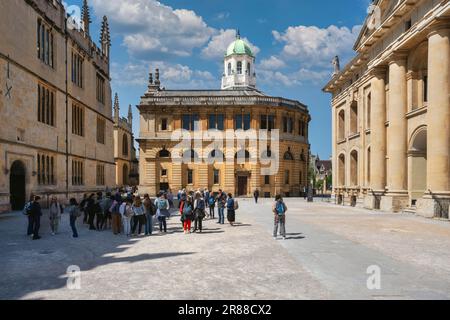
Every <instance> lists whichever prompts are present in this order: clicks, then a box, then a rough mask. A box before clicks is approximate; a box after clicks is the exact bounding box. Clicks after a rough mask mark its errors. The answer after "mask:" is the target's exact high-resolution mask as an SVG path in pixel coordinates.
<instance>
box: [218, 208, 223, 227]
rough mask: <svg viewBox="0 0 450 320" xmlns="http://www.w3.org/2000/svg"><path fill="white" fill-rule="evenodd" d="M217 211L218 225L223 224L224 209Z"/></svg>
mask: <svg viewBox="0 0 450 320" xmlns="http://www.w3.org/2000/svg"><path fill="white" fill-rule="evenodd" d="M217 210H218V211H219V223H220V224H224V223H225V214H224V211H225V208H221V207H218V208H217Z"/></svg>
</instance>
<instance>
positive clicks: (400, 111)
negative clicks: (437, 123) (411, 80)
mask: <svg viewBox="0 0 450 320" xmlns="http://www.w3.org/2000/svg"><path fill="white" fill-rule="evenodd" d="M406 57H407V54H406V53H404V52H401V53H394V54H393V55H392V56H391V57H390V62H389V146H388V155H389V181H388V193H387V195H386V196H385V197H384V198H383V200H382V203H381V209H382V210H387V211H394V212H398V211H400V210H402V209H403V208H405V207H407V206H408V199H409V197H408V191H407V174H408V172H407V141H408V138H407V122H406V113H407V83H406V68H407V67H406Z"/></svg>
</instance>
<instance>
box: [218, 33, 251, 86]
mask: <svg viewBox="0 0 450 320" xmlns="http://www.w3.org/2000/svg"><path fill="white" fill-rule="evenodd" d="M227 89H256V73H255V56H254V55H253V52H252V49H251V48H250V46H249V45H248V44H247V43H246V42H245V41H244V40H242V39H241V36H240V34H239V31H237V33H236V40H234V41H233V42H232V43H231V44H230V45H229V46H228V49H227V52H226V53H225V58H224V73H223V77H222V90H227Z"/></svg>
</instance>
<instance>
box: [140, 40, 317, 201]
mask: <svg viewBox="0 0 450 320" xmlns="http://www.w3.org/2000/svg"><path fill="white" fill-rule="evenodd" d="M138 109H139V111H140V138H139V139H138V142H139V158H140V162H139V165H140V169H139V173H140V185H139V190H140V192H148V193H149V194H152V195H153V194H155V193H156V192H158V191H160V190H167V189H171V190H172V191H174V192H176V191H178V190H179V189H181V188H186V189H188V190H195V189H198V188H208V189H210V190H212V191H213V192H217V191H218V190H219V189H223V190H224V191H226V192H230V193H232V194H233V195H237V196H249V195H251V194H252V193H253V192H254V190H256V189H258V190H259V192H260V194H261V196H266V197H269V196H273V195H275V194H277V193H281V194H283V195H284V196H296V195H299V194H300V191H301V190H303V187H304V186H305V185H306V184H307V168H308V154H309V143H308V124H309V121H310V120H311V119H310V115H309V112H308V108H307V107H306V106H305V105H303V104H302V103H300V102H298V101H294V100H289V99H285V98H278V97H271V96H268V95H266V94H264V93H262V92H261V91H259V90H257V89H256V73H255V56H254V54H253V53H252V50H251V48H250V47H249V46H248V44H247V43H245V42H244V41H243V40H242V39H240V37H239V35H237V37H236V40H235V41H234V42H233V43H231V44H230V45H229V47H228V50H227V52H226V54H225V58H224V75H223V78H222V88H221V90H165V89H164V88H161V83H160V80H159V70H157V71H156V74H155V81H154V79H153V75H152V74H150V79H149V87H148V91H147V92H146V93H145V95H144V96H143V97H142V98H141V102H140V105H139V106H138ZM182 130H183V132H184V133H188V135H191V136H193V137H194V138H195V136H196V135H198V133H199V132H200V133H201V132H216V133H219V135H220V133H223V135H226V134H231V138H233V135H234V134H237V133H238V132H239V133H241V134H244V135H245V134H246V133H249V132H250V131H252V132H258V133H259V132H260V131H261V132H264V133H265V134H266V136H268V137H269V139H268V140H265V139H264V138H261V136H260V135H259V134H258V135H255V136H251V134H249V136H250V137H249V138H248V139H241V140H239V141H234V140H233V139H228V140H227V142H228V144H227V143H225V142H224V143H223V144H222V145H220V143H219V144H216V142H215V141H213V142H211V141H205V139H196V140H194V141H193V142H186V143H183V144H181V145H180V137H176V135H177V134H176V132H180V131H182ZM208 130H209V131H208ZM278 130H280V131H279V134H278V135H277V134H276V133H275V132H276V131H277V132H278ZM174 136H175V138H174ZM200 136H201V135H200ZM229 141H231V143H230V142H229ZM275 141H276V142H275ZM180 158H183V160H182V161H179V159H180ZM174 159H176V160H174ZM211 159H213V160H212V161H211ZM261 159H264V161H261ZM268 159H269V160H273V162H272V164H273V163H277V165H276V166H275V168H276V170H274V171H273V172H267V171H265V170H266V169H267V166H269V165H268V164H267V161H266V160H268ZM270 166H271V165H270ZM272 168H274V167H272ZM264 173H266V174H264ZM268 173H270V174H268Z"/></svg>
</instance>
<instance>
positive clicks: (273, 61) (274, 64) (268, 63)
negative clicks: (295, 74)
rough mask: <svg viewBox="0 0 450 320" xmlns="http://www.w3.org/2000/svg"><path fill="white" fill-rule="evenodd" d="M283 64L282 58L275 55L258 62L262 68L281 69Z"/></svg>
mask: <svg viewBox="0 0 450 320" xmlns="http://www.w3.org/2000/svg"><path fill="white" fill-rule="evenodd" d="M285 66H286V63H285V62H284V61H283V60H281V59H280V58H278V57H275V56H271V57H270V58H268V59H264V60H262V61H261V63H260V64H259V67H261V68H262V69H268V70H274V69H281V68H284V67H285Z"/></svg>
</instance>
